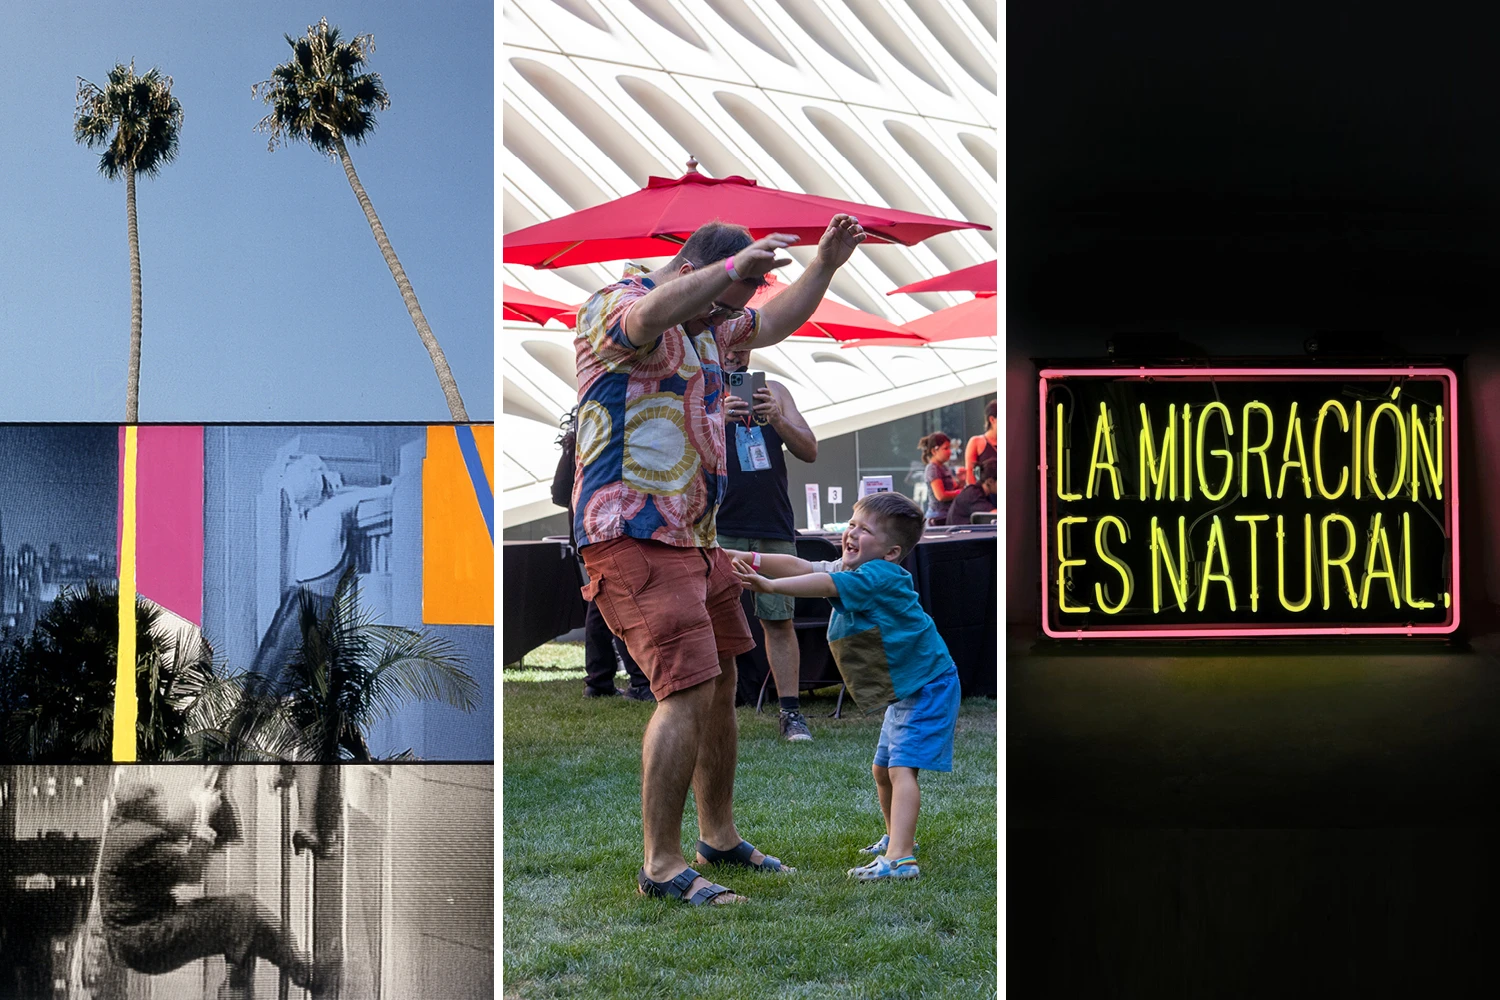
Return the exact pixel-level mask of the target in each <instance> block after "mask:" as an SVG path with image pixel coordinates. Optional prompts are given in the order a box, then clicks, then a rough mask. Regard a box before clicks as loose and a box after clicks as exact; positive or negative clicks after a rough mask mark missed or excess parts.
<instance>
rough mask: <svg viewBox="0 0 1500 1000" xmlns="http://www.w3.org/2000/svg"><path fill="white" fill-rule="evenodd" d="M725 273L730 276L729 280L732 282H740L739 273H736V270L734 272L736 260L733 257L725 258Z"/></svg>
mask: <svg viewBox="0 0 1500 1000" xmlns="http://www.w3.org/2000/svg"><path fill="white" fill-rule="evenodd" d="M724 273H725V274H727V275H729V280H730V281H739V280H740V276H739V275H738V274H737V273H735V270H734V258H733V257H725V258H724Z"/></svg>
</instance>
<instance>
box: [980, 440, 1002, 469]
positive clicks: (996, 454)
mask: <svg viewBox="0 0 1500 1000" xmlns="http://www.w3.org/2000/svg"><path fill="white" fill-rule="evenodd" d="M980 440H982V441H983V442H984V447H982V448H980V449H979V451H978V452H977V453H976V454H975V455H974V472H975V474H976V475H977V474H978V472H979V467H980V466H981V465H983V464H984V463H985V462H994V463H995V474H996V475H999V472H1000V468H999V466H1000V449H999V448H996V447H995V446H994V445H992V444H990V439H989V438H987V437H982V438H980Z"/></svg>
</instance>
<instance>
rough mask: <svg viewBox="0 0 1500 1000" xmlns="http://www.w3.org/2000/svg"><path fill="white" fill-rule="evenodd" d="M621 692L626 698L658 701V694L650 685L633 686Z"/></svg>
mask: <svg viewBox="0 0 1500 1000" xmlns="http://www.w3.org/2000/svg"><path fill="white" fill-rule="evenodd" d="M621 694H623V695H624V696H625V697H626V698H629V699H630V700H631V701H646V702H652V703H655V701H656V695H654V694H652V693H651V689H650V688H648V687H642V688H636V687H633V688H630V689H628V690H626V691H622V692H621Z"/></svg>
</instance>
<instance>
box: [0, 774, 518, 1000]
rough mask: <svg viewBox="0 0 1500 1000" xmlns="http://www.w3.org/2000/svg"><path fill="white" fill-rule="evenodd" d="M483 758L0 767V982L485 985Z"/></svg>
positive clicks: (489, 887) (116, 986)
mask: <svg viewBox="0 0 1500 1000" xmlns="http://www.w3.org/2000/svg"><path fill="white" fill-rule="evenodd" d="M493 819H494V772H493V766H492V765H487V764H484V765H481V764H369V765H352V764H345V765H317V764H311V765H276V764H264V765H250V764H234V765H196V764H133V765H117V766H108V765H72V764H8V765H0V876H3V882H0V997H5V998H15V1000H43V998H45V1000H257V998H258V1000H271V998H277V997H290V998H292V1000H304V998H308V997H315V998H325V997H326V998H343V1000H355V998H358V1000H427V998H431V1000H446V998H454V1000H464V998H471V997H474V998H478V997H490V996H492V995H493V991H494V936H493V928H494V863H493V845H494V824H493Z"/></svg>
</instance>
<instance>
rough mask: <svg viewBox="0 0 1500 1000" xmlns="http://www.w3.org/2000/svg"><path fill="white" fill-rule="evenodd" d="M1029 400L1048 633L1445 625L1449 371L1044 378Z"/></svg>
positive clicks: (1451, 435)
mask: <svg viewBox="0 0 1500 1000" xmlns="http://www.w3.org/2000/svg"><path fill="white" fill-rule="evenodd" d="M1039 397H1040V414H1039V416H1040V431H1041V434H1040V439H1041V440H1040V463H1039V465H1040V470H1041V476H1040V479H1041V507H1040V509H1041V520H1042V524H1041V539H1042V582H1043V587H1042V627H1043V630H1044V631H1045V632H1046V634H1047V635H1049V636H1052V637H1054V638H1127V637H1128V638H1162V637H1203V636H1205V635H1209V636H1225V637H1231V636H1278V635H1279V636H1287V635H1348V634H1389V635H1422V634H1443V633H1449V632H1452V631H1453V630H1454V629H1456V628H1457V627H1458V431H1457V427H1458V420H1457V413H1456V407H1457V377H1456V376H1455V375H1454V373H1453V372H1452V371H1449V370H1448V369H1439V368H1358V369H1303V368H1284V369H1282V368H1275V369H1268V368H1216V369H1202V368H1198V369H1188V368H1169V369H1163V368H1157V369H1148V368H1138V369H1131V370H1122V369H1068V370H1060V369H1049V370H1046V371H1043V372H1042V373H1041V382H1040V392H1039Z"/></svg>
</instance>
